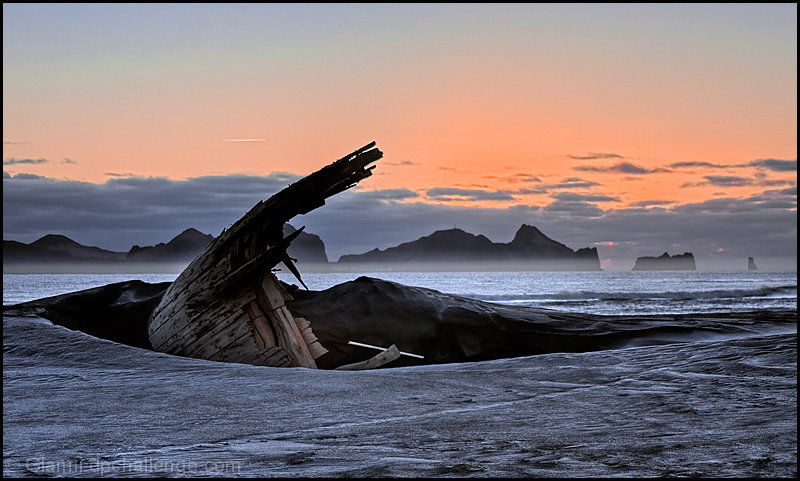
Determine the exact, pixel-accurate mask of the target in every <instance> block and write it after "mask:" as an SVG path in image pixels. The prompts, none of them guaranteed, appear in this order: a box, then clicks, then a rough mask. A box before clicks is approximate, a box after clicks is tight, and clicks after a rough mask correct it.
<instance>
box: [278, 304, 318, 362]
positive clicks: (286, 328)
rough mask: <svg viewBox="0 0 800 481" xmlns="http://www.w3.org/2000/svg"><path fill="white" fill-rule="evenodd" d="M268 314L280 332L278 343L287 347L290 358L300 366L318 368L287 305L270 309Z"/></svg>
mask: <svg viewBox="0 0 800 481" xmlns="http://www.w3.org/2000/svg"><path fill="white" fill-rule="evenodd" d="M267 316H268V317H269V319H270V321H272V325H273V326H274V327H275V331H276V332H277V334H278V345H279V346H281V347H283V348H284V349H286V352H287V353H288V355H289V360H290V361H292V364H293V365H295V366H298V367H308V368H312V369H316V368H317V363H316V362H315V361H314V356H312V355H311V352H310V351H309V350H308V346H307V345H306V342H305V339H303V336H302V335H301V334H300V331H298V330H297V325H296V324H295V323H294V319H292V315H291V314H290V313H289V309H287V308H286V306H281V307H279V308H277V309H273V310H272V311H270V312H269V313H268V314H267Z"/></svg>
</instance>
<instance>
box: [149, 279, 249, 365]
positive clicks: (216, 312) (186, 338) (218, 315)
mask: <svg viewBox="0 0 800 481" xmlns="http://www.w3.org/2000/svg"><path fill="white" fill-rule="evenodd" d="M254 298H255V293H253V292H245V293H244V294H243V295H241V296H240V297H238V298H236V299H233V300H230V301H229V302H228V303H217V305H215V306H212V307H210V308H209V309H208V310H207V311H204V312H203V313H201V314H199V315H195V316H193V317H189V315H190V313H188V312H179V313H176V314H175V316H174V319H171V322H170V326H169V329H167V330H164V331H162V332H159V333H156V334H153V335H151V337H150V342H151V344H152V345H153V348H154V349H155V350H158V351H162V352H169V353H171V354H175V353H174V352H172V350H174V349H176V348H177V349H180V347H177V346H186V347H188V346H190V345H191V344H192V343H193V342H194V341H196V340H198V339H200V338H201V337H202V336H203V335H205V334H207V333H208V332H212V333H213V332H219V330H221V329H225V328H226V327H225V326H226V325H225V324H224V323H221V322H220V319H227V318H228V317H229V316H230V315H236V313H237V311H240V310H241V308H242V307H243V306H245V305H246V304H247V303H249V302H251V301H252V300H253V299H254Z"/></svg>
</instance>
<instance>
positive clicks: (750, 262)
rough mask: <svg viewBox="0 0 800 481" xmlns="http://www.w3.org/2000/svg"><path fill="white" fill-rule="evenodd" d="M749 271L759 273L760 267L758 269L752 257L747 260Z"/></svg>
mask: <svg viewBox="0 0 800 481" xmlns="http://www.w3.org/2000/svg"><path fill="white" fill-rule="evenodd" d="M747 270H748V271H757V270H758V267H756V261H755V260H753V258H752V257H748V258H747Z"/></svg>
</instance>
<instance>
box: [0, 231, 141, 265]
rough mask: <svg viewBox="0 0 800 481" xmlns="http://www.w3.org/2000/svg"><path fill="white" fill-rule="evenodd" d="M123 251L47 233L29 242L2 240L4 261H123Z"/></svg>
mask: <svg viewBox="0 0 800 481" xmlns="http://www.w3.org/2000/svg"><path fill="white" fill-rule="evenodd" d="M123 260H125V253H123V252H114V251H108V250H105V249H101V248H99V247H92V246H85V245H82V244H79V243H77V242H75V241H74V240H72V239H70V238H69V237H67V236H63V235H57V234H48V235H46V236H44V237H42V238H40V239H38V240H35V241H33V242H31V243H30V244H24V243H22V242H17V241H7V240H4V241H3V263H6V262H86V261H90V262H98V261H101V262H103V261H112V262H116V261H123Z"/></svg>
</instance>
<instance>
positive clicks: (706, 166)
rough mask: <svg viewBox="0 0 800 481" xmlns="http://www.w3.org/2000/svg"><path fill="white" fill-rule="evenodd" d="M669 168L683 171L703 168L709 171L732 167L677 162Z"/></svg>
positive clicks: (706, 163)
mask: <svg viewBox="0 0 800 481" xmlns="http://www.w3.org/2000/svg"><path fill="white" fill-rule="evenodd" d="M667 167H669V168H671V169H682V168H684V167H702V168H707V169H724V168H727V167H730V166H729V165H721V164H712V163H711V162H675V163H674V164H669V165H668V166H667Z"/></svg>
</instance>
